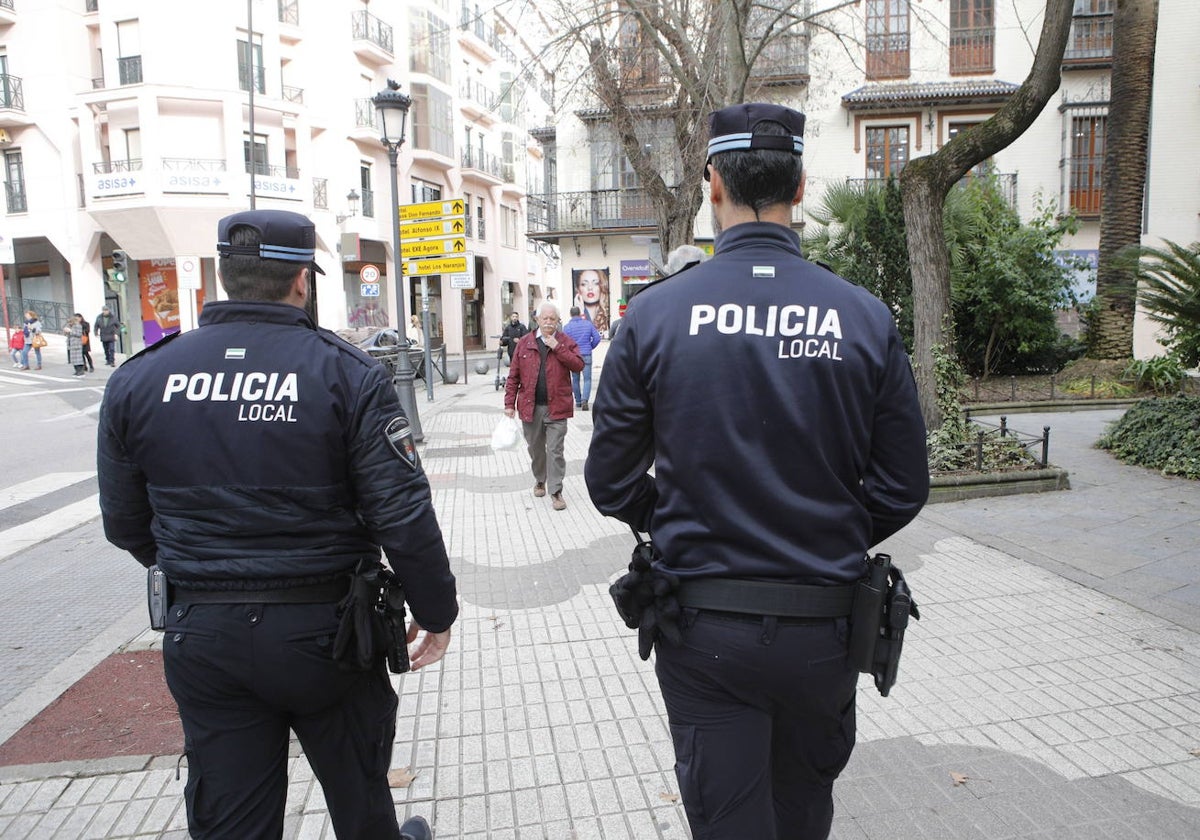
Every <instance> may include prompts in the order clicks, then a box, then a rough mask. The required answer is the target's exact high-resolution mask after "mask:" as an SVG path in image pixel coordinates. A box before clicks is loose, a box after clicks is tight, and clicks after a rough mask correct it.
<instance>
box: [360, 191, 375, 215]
mask: <svg viewBox="0 0 1200 840" xmlns="http://www.w3.org/2000/svg"><path fill="white" fill-rule="evenodd" d="M359 192H360V193H362V198H361V202H362V203H361V204H360V205H359V206H360V207H361V208H362V214H363V215H364V216H366V217H367V218H368V219H373V218H375V190H369V189H367V188H366V187H359Z"/></svg>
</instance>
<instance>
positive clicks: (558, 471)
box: [504, 300, 583, 510]
mask: <svg viewBox="0 0 1200 840" xmlns="http://www.w3.org/2000/svg"><path fill="white" fill-rule="evenodd" d="M537 324H538V328H537V331H536V332H531V333H529V334H527V335H526V336H524V337H523V338H522V339H520V341H518V342H517V350H516V354H515V355H514V356H513V363H512V367H511V369H510V370H509V372H508V380H507V381H506V383H505V385H504V413H505V414H506V415H507V416H509V417H513V416H517V417H520V418H521V424H522V427H523V428H524V431H525V443H526V444H527V446H528V448H529V458H530V467H531V470H532V472H533V481H534V485H533V495H535V496H539V497H541V496H545V495H546V491H547V489H548V490H549V491H550V500H551V503H552V505H553V507H554V509H555V510H565V509H566V507H567V502H566V500H565V499H563V496H562V489H563V476H564V475H565V474H566V472H567V463H566V458H565V456H564V454H563V447H564V445H565V442H566V439H567V420H569V419H570V418H571V417H573V416H574V414H575V411H574V402H573V399H574V398H573V397H572V394H571V372H572V371H575V372H578V371H581V370H583V356H581V355H580V353H579V345H577V344H576V343H575V341H574V340H573V339H572V338H571V337H570V336H569V335H567V334H566V333H564V332H563V331H562V328H561V327H562V322H561V319H560V318H559V315H558V305H557V304H555V303H554V301H552V300H544V301H542V302H541V303H540V304H539V305H538V308H537Z"/></svg>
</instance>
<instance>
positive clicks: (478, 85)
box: [458, 79, 499, 113]
mask: <svg viewBox="0 0 1200 840" xmlns="http://www.w3.org/2000/svg"><path fill="white" fill-rule="evenodd" d="M458 95H459V96H461V97H462V98H463V99H466V100H468V101H469V102H474V103H475V104H476V105H478V106H479V107H480V108H482V109H483V111H484V112H485V113H489V112H491V111H494V110H496V105H497V103H498V101H499V96H498V95H497V94H496V92H495V91H492V90H489V89H488V88H487V87H485V86H484V85H483V83H482V82H478V81H476V80H474V79H463V80H462V82H461V84H459V86H458Z"/></svg>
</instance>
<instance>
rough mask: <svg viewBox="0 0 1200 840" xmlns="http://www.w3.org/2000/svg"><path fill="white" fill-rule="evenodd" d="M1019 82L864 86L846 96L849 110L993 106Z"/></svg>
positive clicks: (845, 104)
mask: <svg viewBox="0 0 1200 840" xmlns="http://www.w3.org/2000/svg"><path fill="white" fill-rule="evenodd" d="M1019 87H1020V86H1019V85H1014V84H1012V83H1011V82H1002V81H1000V80H999V79H981V80H979V81H961V82H925V83H914V82H900V83H895V84H878V85H863V86H862V87H860V88H857V89H856V90H852V91H850V92H849V93H847V94H846V95H845V96H843V97H842V105H844V106H845V107H846V109H847V110H849V111H865V110H879V109H883V108H902V107H908V108H911V107H913V106H923V107H938V106H943V105H990V104H995V103H999V102H1004V101H1006V100H1007V99H1008V98H1009V97H1010V96H1012V95H1013V93H1015V92H1016V90H1017V89H1018V88H1019Z"/></svg>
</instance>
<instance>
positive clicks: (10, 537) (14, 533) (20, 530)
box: [0, 494, 100, 560]
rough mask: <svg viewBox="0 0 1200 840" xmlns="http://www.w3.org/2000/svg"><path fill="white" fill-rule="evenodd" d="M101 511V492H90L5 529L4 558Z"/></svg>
mask: <svg viewBox="0 0 1200 840" xmlns="http://www.w3.org/2000/svg"><path fill="white" fill-rule="evenodd" d="M99 515H100V495H99V494H96V495H95V496H90V497H88V498H86V499H84V500H82V501H79V502H75V503H74V504H70V505H65V506H64V507H61V508H59V509H58V510H55V511H52V512H50V513H47V514H46V515H45V516H39V517H38V518H37V519H31V520H29V521H28V522H25V523H22V524H21V525H17V526H15V527H12V528H9V529H8V530H5V531H0V560H5V559H7V558H9V557H12V556H13V555H14V554H18V553H20V552H22V551H24V550H25V549H27V548H30V547H32V546H35V545H37V544H38V543H40V542H42V541H44V540H47V539H49V538H50V537H53V536H56V535H58V534H61V533H63V532H64V531H69V530H70V529H72V528H74V527H76V526H77V525H82V524H83V523H85V522H90V521H91V520H93V519H95V518H96V517H97V516H99Z"/></svg>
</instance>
